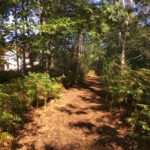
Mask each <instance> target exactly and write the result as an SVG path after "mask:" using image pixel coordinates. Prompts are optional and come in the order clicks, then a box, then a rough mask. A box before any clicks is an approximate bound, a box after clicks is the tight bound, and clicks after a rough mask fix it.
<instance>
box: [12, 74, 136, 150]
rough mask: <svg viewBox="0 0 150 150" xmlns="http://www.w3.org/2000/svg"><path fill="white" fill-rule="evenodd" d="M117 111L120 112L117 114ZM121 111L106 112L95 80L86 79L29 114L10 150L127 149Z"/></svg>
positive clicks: (99, 88) (104, 101)
mask: <svg viewBox="0 0 150 150" xmlns="http://www.w3.org/2000/svg"><path fill="white" fill-rule="evenodd" d="M120 112H121V113H120ZM122 114H123V110H122V111H121V110H119V111H117V110H113V113H110V108H109V104H108V102H107V101H106V98H105V96H104V92H103V86H102V85H101V84H100V82H99V78H98V77H87V78H86V79H85V82H84V84H83V85H82V86H81V87H76V88H70V89H68V90H66V89H64V90H63V92H62V96H61V98H60V99H57V100H55V101H54V100H53V101H51V102H50V103H49V104H48V105H47V108H46V110H45V109H44V108H39V109H37V110H35V111H33V112H32V114H30V122H28V123H27V124H25V125H24V128H23V129H22V130H20V131H19V135H18V136H17V137H16V140H15V144H14V147H12V148H11V149H13V150H127V149H132V148H133V147H132V146H133V145H134V144H132V143H131V144H129V141H128V140H127V139H126V138H125V135H126V134H127V132H128V129H127V128H126V127H125V126H124V124H123V122H122V121H121V118H122Z"/></svg>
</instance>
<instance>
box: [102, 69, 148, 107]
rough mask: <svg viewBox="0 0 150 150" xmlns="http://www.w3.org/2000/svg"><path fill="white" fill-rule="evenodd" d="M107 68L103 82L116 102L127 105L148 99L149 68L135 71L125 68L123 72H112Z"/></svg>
mask: <svg viewBox="0 0 150 150" xmlns="http://www.w3.org/2000/svg"><path fill="white" fill-rule="evenodd" d="M107 70H108V75H105V76H104V80H105V83H106V84H107V85H108V87H107V91H108V93H109V94H110V95H111V97H112V100H113V101H114V102H116V103H118V102H124V103H126V104H129V107H134V106H135V104H137V103H139V102H142V101H143V99H144V101H147V100H148V97H149V90H150V86H149V85H150V70H148V69H140V70H137V71H134V70H130V69H126V70H124V72H123V73H121V74H119V72H118V75H117V74H114V71H113V74H112V71H109V68H108V69H107Z"/></svg>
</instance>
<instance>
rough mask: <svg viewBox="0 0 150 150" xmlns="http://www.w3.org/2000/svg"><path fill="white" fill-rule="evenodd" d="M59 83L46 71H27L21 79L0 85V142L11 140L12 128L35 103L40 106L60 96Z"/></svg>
mask: <svg viewBox="0 0 150 150" xmlns="http://www.w3.org/2000/svg"><path fill="white" fill-rule="evenodd" d="M61 87H62V86H61V84H60V83H58V82H56V81H55V80H54V79H52V78H50V77H49V75H48V74H47V73H29V75H28V76H25V77H24V78H23V79H16V80H14V81H12V82H11V83H8V84H4V85H0V144H2V143H3V142H4V141H5V142H6V141H8V142H9V141H10V140H12V135H13V133H14V130H15V129H16V128H17V127H18V126H20V125H21V124H23V122H24V120H25V117H26V113H27V111H28V110H29V109H31V107H33V106H34V105H35V104H36V105H37V107H38V106H41V105H43V104H45V106H46V103H47V102H48V100H49V99H51V98H58V97H59V96H60V90H61Z"/></svg>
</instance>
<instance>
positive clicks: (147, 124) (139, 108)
mask: <svg viewBox="0 0 150 150" xmlns="http://www.w3.org/2000/svg"><path fill="white" fill-rule="evenodd" d="M126 122H127V123H128V124H129V125H131V127H132V132H131V134H130V136H132V137H135V138H141V139H143V138H144V139H147V140H149V138H150V105H147V104H137V105H136V109H135V111H134V112H133V113H132V114H131V116H130V117H128V118H127V119H126Z"/></svg>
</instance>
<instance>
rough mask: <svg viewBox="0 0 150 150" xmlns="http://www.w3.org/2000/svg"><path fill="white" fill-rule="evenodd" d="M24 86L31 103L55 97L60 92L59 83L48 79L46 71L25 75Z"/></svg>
mask: <svg viewBox="0 0 150 150" xmlns="http://www.w3.org/2000/svg"><path fill="white" fill-rule="evenodd" d="M24 88H25V90H26V94H27V97H28V100H29V102H30V103H31V104H35V103H36V104H37V106H38V104H39V103H43V101H45V105H46V102H47V99H48V98H57V97H58V96H59V94H60V89H61V84H60V83H57V82H55V81H54V79H50V77H49V75H48V74H47V73H44V74H43V73H29V76H27V77H25V80H24Z"/></svg>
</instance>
